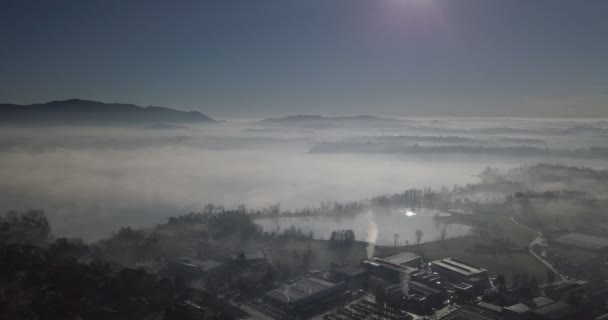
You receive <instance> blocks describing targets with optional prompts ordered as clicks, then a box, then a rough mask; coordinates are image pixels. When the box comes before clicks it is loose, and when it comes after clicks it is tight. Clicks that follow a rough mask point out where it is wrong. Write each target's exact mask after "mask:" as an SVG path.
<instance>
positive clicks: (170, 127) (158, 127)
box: [144, 123, 188, 130]
mask: <svg viewBox="0 0 608 320" xmlns="http://www.w3.org/2000/svg"><path fill="white" fill-rule="evenodd" d="M144 129H148V130H182V129H188V127H186V126H180V125H177V124H169V123H159V124H153V125H149V126H145V127H144Z"/></svg>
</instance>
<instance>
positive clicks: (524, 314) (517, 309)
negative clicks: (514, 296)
mask: <svg viewBox="0 0 608 320" xmlns="http://www.w3.org/2000/svg"><path fill="white" fill-rule="evenodd" d="M554 302H555V301H553V300H551V299H549V298H547V297H536V298H534V299H531V300H528V301H525V302H521V303H516V304H514V305H511V306H508V307H505V308H503V311H504V313H505V315H507V316H510V317H511V318H513V319H527V318H529V317H530V313H531V312H532V311H534V310H536V309H539V308H542V307H544V306H547V305H550V304H552V303H554Z"/></svg>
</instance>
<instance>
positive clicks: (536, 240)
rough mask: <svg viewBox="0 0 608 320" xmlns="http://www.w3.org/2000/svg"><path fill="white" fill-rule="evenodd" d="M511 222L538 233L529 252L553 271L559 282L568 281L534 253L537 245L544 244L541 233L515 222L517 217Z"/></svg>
mask: <svg viewBox="0 0 608 320" xmlns="http://www.w3.org/2000/svg"><path fill="white" fill-rule="evenodd" d="M511 221H512V222H513V223H515V224H516V225H518V226H520V227H522V228H525V229H527V230H529V231H532V232H534V233H536V238H535V239H534V240H533V241H532V242H530V245H529V246H528V251H529V252H530V254H531V255H533V256H534V257H535V258H536V259H537V260H538V261H540V262H542V263H543V264H544V265H545V266H546V267H547V268H549V269H550V270H551V271H553V272H554V273H555V275H556V276H557V278H558V282H559V281H566V280H567V278H566V277H565V276H564V275H563V274H562V273H561V272H559V270H557V269H556V268H555V267H554V266H553V265H552V264H551V263H549V261H547V260H545V259H544V258H543V257H541V256H540V255H538V254H536V252H534V250H532V248H533V247H534V245H535V244H542V243H543V236H542V234H541V233H540V231H536V230H534V229H532V228H530V227H528V226H526V225H523V224H521V223H519V222H517V220H515V217H513V216H511Z"/></svg>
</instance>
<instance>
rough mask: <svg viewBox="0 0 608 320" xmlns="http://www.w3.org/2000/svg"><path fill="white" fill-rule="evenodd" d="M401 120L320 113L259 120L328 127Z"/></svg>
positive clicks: (397, 120) (387, 122)
mask: <svg viewBox="0 0 608 320" xmlns="http://www.w3.org/2000/svg"><path fill="white" fill-rule="evenodd" d="M398 122H401V120H399V119H394V118H382V117H376V116H369V115H359V116H347V117H324V116H320V115H295V116H287V117H283V118H269V119H264V120H261V121H260V123H262V124H279V125H290V124H291V125H305V126H314V127H330V126H334V125H340V124H372V125H378V124H392V123H398Z"/></svg>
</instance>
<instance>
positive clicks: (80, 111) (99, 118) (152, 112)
mask: <svg viewBox="0 0 608 320" xmlns="http://www.w3.org/2000/svg"><path fill="white" fill-rule="evenodd" d="M167 122H170V123H215V122H216V121H215V120H213V119H211V118H209V117H207V116H206V115H204V114H202V113H200V112H198V111H189V112H186V111H179V110H174V109H169V108H164V107H140V106H136V105H133V104H123V103H104V102H98V101H90V100H80V99H69V100H61V101H51V102H47V103H40V104H30V105H17V104H0V124H4V125H28V124H31V125H109V124H156V123H167Z"/></svg>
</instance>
